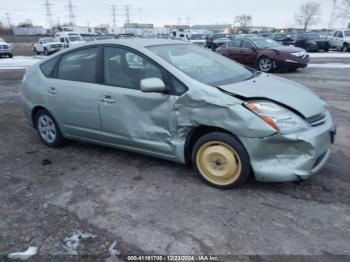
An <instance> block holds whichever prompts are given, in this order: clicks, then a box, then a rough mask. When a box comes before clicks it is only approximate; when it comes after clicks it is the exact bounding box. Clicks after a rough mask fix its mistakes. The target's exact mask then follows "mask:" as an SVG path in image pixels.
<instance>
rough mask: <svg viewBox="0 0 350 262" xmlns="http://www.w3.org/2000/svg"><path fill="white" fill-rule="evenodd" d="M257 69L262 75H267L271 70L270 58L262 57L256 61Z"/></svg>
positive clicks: (271, 62)
mask: <svg viewBox="0 0 350 262" xmlns="http://www.w3.org/2000/svg"><path fill="white" fill-rule="evenodd" d="M258 68H259V70H260V71H262V72H264V73H269V72H271V71H272V70H273V61H272V60H271V59H270V58H268V57H266V56H263V57H261V58H259V60H258Z"/></svg>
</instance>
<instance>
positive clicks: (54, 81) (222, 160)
mask: <svg viewBox="0 0 350 262" xmlns="http://www.w3.org/2000/svg"><path fill="white" fill-rule="evenodd" d="M23 108H24V112H25V115H26V116H27V118H28V120H29V121H30V123H31V124H32V125H33V126H34V127H35V129H36V130H37V133H38V135H39V137H40V139H41V141H42V142H43V143H44V144H45V145H47V146H49V147H60V146H63V145H64V143H65V141H66V140H70V139H73V140H79V141H84V142H91V143H96V144H100V145H105V146H109V147H115V148H119V149H124V150H129V151H133V152H137V153H142V154H146V155H150V156H154V157H159V158H163V159H166V160H171V161H175V162H178V163H183V164H185V163H191V164H192V165H193V166H194V168H195V170H196V171H197V173H198V174H199V176H200V177H201V179H202V180H203V181H204V182H206V183H207V184H209V185H211V186H214V187H217V188H223V189H228V188H233V187H237V186H239V185H241V184H242V183H244V182H245V181H246V180H247V178H248V177H249V176H250V175H253V176H254V177H255V178H256V179H257V180H258V181H267V182H288V181H297V180H305V179H307V178H309V177H310V176H312V175H314V174H315V173H317V172H318V171H320V169H321V168H322V167H323V166H324V165H325V163H326V162H327V160H328V159H329V156H330V148H331V144H332V142H333V141H334V136H335V124H334V122H333V120H332V117H331V115H330V113H329V112H328V110H327V105H326V103H325V102H323V101H322V100H321V99H320V98H319V97H318V96H316V95H315V94H314V93H312V92H311V91H310V90H309V89H307V88H305V87H303V86H301V85H299V84H297V83H294V82H291V81H288V80H285V79H282V78H279V77H276V76H273V75H270V74H265V73H261V72H258V71H255V70H254V69H251V68H248V67H244V66H242V65H240V64H238V63H236V62H234V61H231V60H230V59H227V58H225V57H223V56H221V55H219V54H216V53H214V52H212V51H209V50H205V49H204V48H201V47H198V46H195V45H192V44H190V43H185V42H182V41H174V40H156V39H153V40H151V39H121V40H107V41H100V42H94V43H89V44H85V45H81V46H78V47H75V48H71V49H67V50H64V51H61V52H59V53H56V54H55V55H53V56H51V57H49V58H48V59H45V60H43V61H42V62H39V63H37V64H36V65H34V66H32V67H31V68H29V69H27V71H26V73H25V76H24V79H23Z"/></svg>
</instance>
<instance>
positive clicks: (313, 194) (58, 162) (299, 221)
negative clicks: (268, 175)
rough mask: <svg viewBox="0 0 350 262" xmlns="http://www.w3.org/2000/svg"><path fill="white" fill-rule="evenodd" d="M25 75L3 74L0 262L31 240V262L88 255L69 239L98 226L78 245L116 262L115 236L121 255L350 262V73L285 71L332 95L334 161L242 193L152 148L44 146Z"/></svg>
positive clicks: (0, 98) (97, 257) (326, 96)
mask: <svg viewBox="0 0 350 262" xmlns="http://www.w3.org/2000/svg"><path fill="white" fill-rule="evenodd" d="M323 60H324V58H322V61H323ZM315 61H316V62H317V59H315ZM342 61H343V63H349V62H350V61H348V60H347V59H342ZM333 62H334V61H333ZM22 74H23V70H4V71H1V70H0V199H1V201H0V261H2V260H4V261H7V258H6V256H7V254H8V253H11V252H15V251H23V250H26V249H27V248H28V247H29V246H37V247H39V254H40V256H38V257H37V258H34V259H32V260H31V261H37V260H38V261H39V260H40V261H68V260H69V259H70V260H72V261H78V260H79V261H81V260H82V258H81V257H79V259H78V257H77V256H73V257H69V255H71V254H72V250H71V249H69V247H67V241H66V240H67V238H69V237H71V236H72V235H73V234H74V233H77V232H79V231H80V232H85V233H89V234H92V236H91V237H89V238H86V239H82V240H81V241H80V244H79V245H78V246H77V247H76V248H75V249H74V250H73V251H75V253H76V254H78V255H84V256H87V257H84V259H85V260H86V261H119V260H118V259H117V258H116V257H114V258H112V257H110V252H109V251H108V250H109V248H110V246H111V245H112V243H113V242H114V241H115V240H116V241H117V242H116V243H117V244H116V249H117V251H118V253H119V254H121V255H126V254H138V255H140V254H164V255H165V254H174V255H175V254H176V255H181V254H182V255H189V254H193V255H201V254H206V255H208V254H215V255H225V256H226V257H223V258H222V260H225V261H281V260H280V259H282V258H283V261H285V260H287V258H289V259H290V261H331V260H329V257H327V256H329V255H344V257H337V258H332V261H348V259H349V257H346V256H350V244H349V243H350V206H349V205H350V191H349V187H350V174H349V169H350V161H349V160H350V135H349V132H348V129H349V128H350V114H349V113H350V104H349V100H350V84H349V83H350V69H316V68H311V69H305V70H300V71H299V72H296V73H286V74H279V75H280V76H282V77H285V78H288V79H292V80H295V81H298V82H300V83H302V84H304V85H306V86H308V87H310V88H311V89H312V90H313V91H314V92H316V93H317V94H318V95H320V96H321V97H322V98H323V99H325V100H326V101H327V102H328V103H329V105H330V108H331V111H332V114H333V116H334V117H335V118H336V120H337V122H338V136H337V140H336V143H335V145H334V146H333V152H332V156H331V159H330V161H329V162H328V164H327V165H326V167H325V168H324V169H323V170H322V171H321V172H320V173H319V174H318V175H317V176H315V177H313V178H312V179H310V180H309V181H306V182H302V183H287V184H265V183H257V182H255V181H253V180H251V181H249V182H248V183H247V184H246V185H245V186H243V187H242V188H241V189H238V190H234V191H220V190H216V189H213V188H210V187H208V186H206V185H204V184H203V183H202V182H200V180H199V179H198V177H197V176H196V175H195V173H194V172H193V171H192V169H191V168H190V167H187V166H182V165H177V164H174V163H171V162H166V161H163V160H159V159H155V158H151V157H147V156H142V155H138V154H134V153H129V152H123V151H119V150H114V149H109V148H104V147H99V146H95V145H89V144H84V143H77V142H71V143H69V144H68V145H67V146H66V147H65V148H62V149H50V148H47V147H45V146H43V145H42V144H41V143H40V141H39V139H38V137H37V135H36V133H35V131H34V130H33V129H32V128H31V127H29V126H28V124H27V122H26V120H25V118H24V116H23V113H22V111H21V107H20V92H21V88H20V79H21V77H22ZM232 255H242V256H243V257H230V256H232ZM244 255H259V256H258V257H244ZM268 255H293V257H268ZM294 255H300V256H294ZM317 255H319V256H317ZM48 256H50V259H47V258H48ZM64 256H65V257H64ZM63 257H64V258H65V259H63ZM233 258H234V259H233ZM41 259H42V260H41ZM89 259H90V260H89ZM105 259H107V260H105ZM112 259H114V260H112Z"/></svg>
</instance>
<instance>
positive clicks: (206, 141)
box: [192, 132, 250, 189]
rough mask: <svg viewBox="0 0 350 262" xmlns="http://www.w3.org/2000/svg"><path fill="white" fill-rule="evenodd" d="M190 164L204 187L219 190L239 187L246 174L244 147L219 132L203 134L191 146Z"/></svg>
mask: <svg viewBox="0 0 350 262" xmlns="http://www.w3.org/2000/svg"><path fill="white" fill-rule="evenodd" d="M192 163H193V165H194V168H195V170H196V171H197V173H198V174H199V175H200V178H201V179H202V180H203V181H204V182H205V183H206V184H208V185H210V186H213V187H215V188H219V189H232V188H235V187H239V186H240V185H242V184H243V183H244V182H245V181H246V180H247V179H248V177H249V174H250V161H249V156H248V153H247V151H246V150H245V148H244V146H243V145H242V144H241V143H240V142H239V141H238V140H237V139H236V138H235V137H234V136H232V135H229V134H226V133H222V132H215V133H209V134H207V135H204V136H203V137H201V138H200V139H199V140H198V141H197V142H196V143H195V145H194V147H193V150H192Z"/></svg>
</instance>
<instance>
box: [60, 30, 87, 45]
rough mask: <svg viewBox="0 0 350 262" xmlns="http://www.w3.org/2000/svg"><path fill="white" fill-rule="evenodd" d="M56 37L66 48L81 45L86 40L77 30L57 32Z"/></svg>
mask: <svg viewBox="0 0 350 262" xmlns="http://www.w3.org/2000/svg"><path fill="white" fill-rule="evenodd" d="M55 38H56V40H57V41H59V42H61V44H63V47H64V48H68V47H71V46H76V45H80V44H82V43H85V42H86V41H85V40H84V39H83V37H82V36H81V35H80V34H79V33H77V32H58V33H56V34H55Z"/></svg>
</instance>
